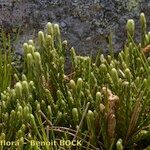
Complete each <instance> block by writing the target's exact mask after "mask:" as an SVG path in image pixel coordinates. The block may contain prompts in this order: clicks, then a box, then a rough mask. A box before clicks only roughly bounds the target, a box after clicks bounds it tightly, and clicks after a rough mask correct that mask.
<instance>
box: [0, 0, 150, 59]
mask: <svg viewBox="0 0 150 150" xmlns="http://www.w3.org/2000/svg"><path fill="white" fill-rule="evenodd" d="M149 10H150V1H149V0H131V1H128V0H1V1H0V25H1V26H2V27H3V28H4V29H5V30H6V32H8V33H10V34H12V36H13V39H16V37H17V39H16V40H13V45H14V47H15V49H16V53H18V54H22V52H23V50H22V44H23V43H24V42H27V41H28V40H29V39H32V38H35V37H37V32H38V31H39V30H43V28H44V26H45V25H46V23H47V22H52V23H58V24H59V25H60V27H61V32H62V39H66V40H67V41H68V43H69V47H74V48H75V50H76V52H77V53H78V54H80V55H89V54H93V55H95V54H96V53H97V52H98V50H100V49H102V50H104V52H107V51H108V50H109V47H108V36H109V34H110V33H112V34H113V43H114V45H113V46H114V49H115V51H120V50H121V49H122V47H123V44H124V42H125V36H126V32H125V25H126V22H127V20H128V19H130V18H133V19H134V20H135V24H136V31H137V33H136V34H137V37H140V36H139V33H140V23H139V15H140V13H141V12H144V13H145V15H146V18H147V21H148V22H147V24H148V25H149V27H150V11H149ZM18 30H19V36H17V33H18ZM137 40H139V38H137ZM67 57H68V58H69V54H68V55H67Z"/></svg>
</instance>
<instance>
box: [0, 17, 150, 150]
mask: <svg viewBox="0 0 150 150" xmlns="http://www.w3.org/2000/svg"><path fill="white" fill-rule="evenodd" d="M141 26H142V39H141V44H140V43H139V44H138V43H136V42H135V40H134V33H135V31H134V30H135V27H134V21H133V20H129V21H128V23H127V26H126V29H127V42H126V45H125V48H124V50H123V51H121V52H120V53H119V54H118V57H117V58H114V55H113V54H112V47H111V55H108V56H106V57H104V55H103V54H100V55H97V58H96V60H95V61H94V60H92V57H90V56H86V57H82V56H77V55H76V53H75V50H74V49H73V48H71V50H70V53H71V59H72V61H71V62H72V73H71V74H70V75H66V74H65V71H64V66H65V61H66V60H65V55H66V50H67V48H66V47H67V42H66V41H61V35H60V30H59V26H58V25H57V24H51V23H48V24H47V26H46V30H45V31H44V32H42V31H40V32H39V33H38V42H37V44H35V43H34V41H33V40H29V41H28V42H27V43H25V44H24V45H23V48H24V62H23V63H24V64H23V72H21V73H20V74H19V73H18V74H14V70H13V69H14V68H11V67H10V66H11V65H10V64H12V62H11V61H10V60H11V59H8V58H10V53H8V51H4V52H3V53H2V52H1V54H0V83H1V84H0V91H1V97H0V106H1V107H0V141H14V142H16V144H15V145H13V144H11V146H9V147H11V149H19V150H21V149H31V150H32V149H33V150H38V149H44V150H45V149H46V150H49V149H52V150H53V149H78V150H82V149H110V150H111V149H117V150H122V149H123V148H126V149H133V148H139V147H140V148H146V147H148V146H149V142H150V141H149V139H150V116H149V111H150V88H149V85H150V61H149V60H150V57H147V56H145V54H144V53H143V51H142V49H144V48H145V46H147V45H149V44H150V36H148V35H149V34H148V33H147V29H146V21H145V16H144V14H141ZM146 35H147V36H146ZM110 42H111V41H110ZM5 43H6V42H5ZM61 140H71V141H73V140H81V145H76V146H75V145H67V146H62V145H61V144H60V141H61ZM35 141H37V142H38V141H39V142H41V143H39V144H37V142H36V144H35ZM50 141H52V142H53V144H52V143H51V144H49V145H48V144H45V143H46V142H47V143H48V142H50ZM42 142H43V143H42ZM44 142H45V143H44ZM55 142H56V143H55ZM142 142H144V144H143V143H142ZM31 143H33V144H31ZM0 148H1V149H4V150H5V149H8V146H7V145H4V144H1V145H0Z"/></svg>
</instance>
